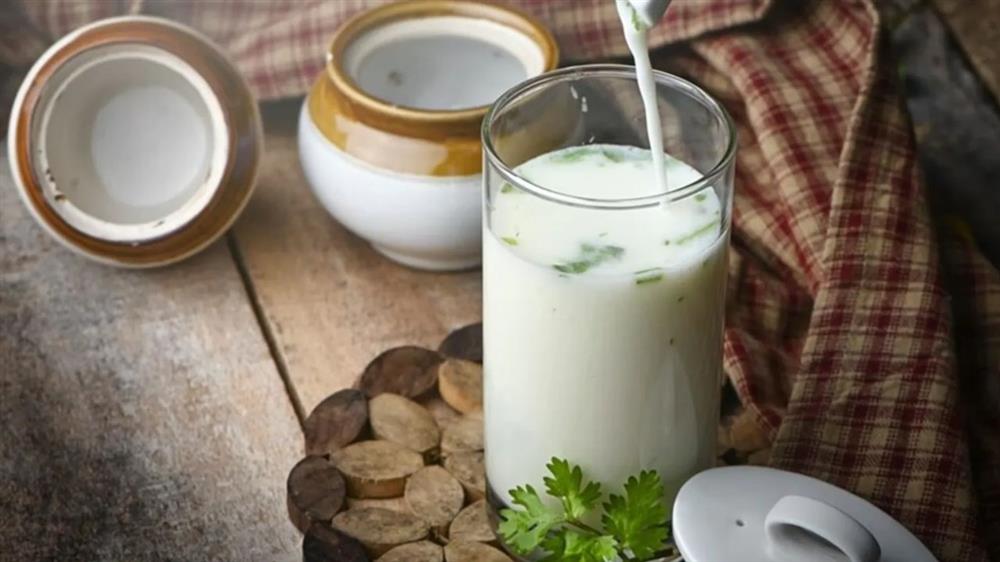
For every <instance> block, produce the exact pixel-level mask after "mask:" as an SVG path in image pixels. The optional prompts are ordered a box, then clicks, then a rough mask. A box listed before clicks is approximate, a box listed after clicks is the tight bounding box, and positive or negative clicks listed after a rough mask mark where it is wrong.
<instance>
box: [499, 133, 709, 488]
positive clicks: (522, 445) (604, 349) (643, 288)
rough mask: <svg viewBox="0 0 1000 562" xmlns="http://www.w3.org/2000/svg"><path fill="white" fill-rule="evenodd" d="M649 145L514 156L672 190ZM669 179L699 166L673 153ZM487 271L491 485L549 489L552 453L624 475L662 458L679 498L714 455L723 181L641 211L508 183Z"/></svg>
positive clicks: (532, 175)
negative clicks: (570, 201)
mask: <svg viewBox="0 0 1000 562" xmlns="http://www.w3.org/2000/svg"><path fill="white" fill-rule="evenodd" d="M653 163H654V159H653V157H652V154H651V153H650V151H648V150H644V149H640V148H636V147H626V146H614V145H589V146H585V147H570V148H565V149H561V150H558V151H555V152H551V153H548V154H543V155H541V156H538V157H536V158H534V159H532V160H530V161H528V162H526V163H524V164H522V165H521V166H519V167H518V168H517V169H516V172H517V173H518V175H520V176H522V177H524V178H525V179H527V180H528V181H530V182H532V183H534V184H536V185H540V186H542V187H545V188H548V189H550V190H554V191H559V192H563V193H567V194H572V195H576V196H581V197H591V198H600V199H620V198H627V197H639V196H646V195H655V194H659V193H662V189H661V187H660V181H659V179H660V177H662V176H658V175H657V174H656V173H654V168H653ZM665 164H666V178H667V181H669V186H670V187H671V188H676V187H679V186H683V185H686V184H688V183H691V182H692V181H696V180H697V179H699V178H700V177H701V174H700V173H698V172H697V171H696V170H694V169H692V168H691V167H690V166H688V165H686V164H684V163H683V162H680V161H678V160H676V159H673V158H671V157H669V156H667V157H666V158H665ZM491 204H492V208H491V209H488V210H487V213H489V215H490V217H491V223H492V224H491V226H490V227H489V228H487V229H486V230H485V231H484V236H483V240H484V248H483V252H484V256H483V264H484V269H483V282H484V286H485V287H484V290H485V296H486V298H485V299H484V324H483V325H484V330H485V334H484V336H485V338H484V342H485V357H486V363H485V368H486V376H485V400H486V402H485V416H486V420H485V427H486V464H487V474H488V478H489V481H490V482H489V483H490V487H491V488H492V489H493V491H494V492H496V493H497V494H499V496H500V499H501V500H502V501H504V502H506V503H508V504H509V502H510V497H509V495H508V491H509V490H510V489H512V488H514V487H515V486H519V485H523V484H526V483H527V484H531V485H532V486H535V487H536V489H543V484H542V478H543V476H544V475H545V472H546V469H545V464H546V463H547V462H548V461H549V459H550V458H551V457H553V456H557V457H561V458H565V459H568V460H569V461H570V462H572V463H575V464H579V465H581V466H582V468H583V470H584V473H585V474H586V475H587V476H588V477H589V478H591V479H595V480H598V481H600V482H602V483H604V484H605V485H606V486H615V487H617V486H620V485H621V483H623V482H624V481H625V479H626V478H627V477H628V476H630V475H632V474H635V473H636V472H638V471H639V470H640V469H655V470H658V471H659V473H660V475H661V477H662V478H663V479H664V483H665V485H666V493H667V500H668V501H671V502H672V500H673V497H674V495H675V494H676V491H677V489H678V488H679V487H680V485H681V484H682V483H683V482H684V481H685V480H686V479H687V478H689V477H690V476H692V475H693V474H694V473H695V472H697V471H699V470H702V469H705V468H708V467H710V466H711V465H712V463H713V461H714V458H715V442H716V424H717V420H718V393H719V384H720V378H719V377H720V373H721V359H722V354H721V349H722V343H721V337H722V321H723V318H722V313H723V306H722V305H721V303H722V302H723V299H724V287H725V275H726V248H727V240H726V236H723V235H720V232H721V225H722V213H721V212H722V209H721V208H720V202H719V200H718V198H717V197H716V195H715V193H714V192H713V191H712V190H711V189H704V190H702V191H701V192H700V193H698V194H695V195H692V196H691V197H688V198H686V199H683V200H680V201H677V202H673V203H670V204H669V205H656V206H652V207H648V208H643V209H636V210H625V211H612V210H606V209H605V210H601V209H583V208H577V207H571V206H567V205H564V204H557V203H553V202H550V201H547V200H545V199H542V198H541V197H538V196H535V195H532V194H528V193H523V192H521V191H518V190H517V189H516V188H514V187H513V186H510V185H504V186H503V187H502V188H501V189H500V190H499V192H498V193H497V194H496V195H495V197H493V199H492V201H491ZM668 505H670V504H668Z"/></svg>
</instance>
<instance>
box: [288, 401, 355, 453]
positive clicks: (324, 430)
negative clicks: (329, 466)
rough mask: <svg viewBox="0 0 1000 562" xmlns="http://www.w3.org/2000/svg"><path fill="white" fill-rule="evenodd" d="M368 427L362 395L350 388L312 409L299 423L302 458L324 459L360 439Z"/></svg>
mask: <svg viewBox="0 0 1000 562" xmlns="http://www.w3.org/2000/svg"><path fill="white" fill-rule="evenodd" d="M367 423H368V400H367V398H366V397H365V393H363V392H361V391H360V390H355V389H353V388H345V389H343V390H339V391H337V392H334V393H333V394H331V395H330V396H327V397H326V398H324V399H323V401H322V402H320V403H319V404H317V405H316V407H315V408H313V411H312V412H310V413H309V416H308V417H306V420H305V421H304V422H303V423H302V431H303V433H304V434H305V442H306V454H307V455H325V454H329V453H332V452H333V451H336V450H337V449H340V448H343V447H346V446H347V445H349V444H351V443H353V442H354V441H356V440H357V439H358V437H360V436H361V433H362V431H364V429H365V425H366V424H367Z"/></svg>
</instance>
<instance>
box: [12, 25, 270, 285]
mask: <svg viewBox="0 0 1000 562" xmlns="http://www.w3.org/2000/svg"><path fill="white" fill-rule="evenodd" d="M114 44H123V45H124V44H143V45H148V46H153V47H156V48H158V49H162V50H164V51H166V52H168V53H170V54H172V55H174V56H176V57H178V58H180V59H182V60H183V61H184V62H186V63H187V64H189V65H190V66H191V67H192V68H194V69H195V71H196V72H197V73H198V74H199V75H200V76H201V77H202V78H203V79H204V80H205V82H206V83H207V84H208V86H209V88H210V90H211V92H212V94H213V95H214V96H215V97H216V98H217V99H218V100H219V104H220V106H221V108H222V113H223V119H224V122H225V124H226V129H227V134H228V139H227V140H228V143H227V144H228V154H227V155H226V166H225V170H224V172H223V174H222V177H221V179H220V180H219V183H218V185H217V186H216V189H215V193H214V194H213V195H212V198H211V199H210V201H209V202H208V204H207V205H206V206H205V207H204V209H203V210H202V211H201V212H200V213H198V214H197V215H196V216H195V217H194V218H192V219H191V220H190V221H189V222H188V223H186V224H184V225H182V226H181V227H179V228H178V229H177V230H175V231H173V232H170V233H168V234H165V235H164V236H162V237H160V238H157V239H153V240H148V241H144V242H138V243H136V242H112V241H108V240H104V239H101V238H97V237H94V236H91V235H88V234H86V233H83V232H81V231H79V230H77V229H76V228H74V227H73V226H72V225H70V224H69V223H67V222H66V220H65V219H63V218H62V217H61V216H60V215H59V214H58V213H57V212H56V211H55V210H54V209H53V208H52V206H51V203H50V202H49V201H48V199H46V197H45V196H44V194H43V190H42V184H41V180H40V179H39V178H38V177H37V176H36V169H37V168H36V166H35V161H34V160H33V158H34V157H35V156H34V154H33V150H32V142H31V141H32V138H31V131H32V126H33V123H34V119H36V118H37V117H38V109H39V107H38V104H39V100H40V99H41V97H42V94H43V92H44V91H45V89H46V87H47V82H48V79H49V78H51V77H52V76H53V74H55V73H56V71H57V70H58V69H59V68H60V67H61V66H62V65H64V64H65V63H67V62H68V61H69V60H71V59H72V58H73V57H75V56H77V55H79V54H80V53H82V52H85V51H87V50H89V49H92V48H95V47H102V46H108V45H114ZM10 128H11V130H10V142H11V146H10V147H9V149H10V154H11V163H10V164H11V167H12V170H13V172H14V174H15V180H19V181H16V183H18V188H19V190H20V191H21V195H22V199H24V201H25V203H26V204H27V206H28V208H29V210H30V211H31V213H32V214H33V215H34V216H35V218H36V219H37V220H38V221H39V222H42V223H44V226H45V227H46V228H47V229H49V230H51V231H52V232H53V234H54V235H55V237H56V238H57V239H59V241H60V242H62V243H64V244H66V245H68V246H70V247H72V248H73V249H75V250H78V251H79V252H81V253H83V254H85V255H86V256H88V257H90V258H93V259H95V260H97V261H101V262H104V263H108V264H113V265H119V266H127V267H150V266H156V265H165V264H168V263H173V262H176V261H178V260H180V259H183V258H185V257H188V256H190V255H192V254H194V253H195V252H197V251H199V250H201V249H202V248H204V247H205V246H207V245H208V244H209V243H211V242H212V241H213V240H215V239H216V238H217V237H218V236H219V235H221V234H222V233H223V232H224V231H225V230H226V229H227V228H228V227H229V226H230V225H231V224H232V222H233V221H234V220H235V219H236V216H237V215H238V214H239V213H240V211H241V210H242V209H243V207H244V206H245V205H246V202H247V201H248V200H249V197H250V194H251V192H252V191H253V187H254V182H255V180H256V175H257V167H258V163H259V161H260V153H261V147H262V143H263V133H262V130H261V124H260V115H259V113H258V109H257V104H256V102H255V101H254V99H253V96H252V95H251V94H250V90H249V87H248V86H247V84H246V82H245V81H244V80H243V79H242V77H241V76H240V75H239V74H238V73H237V71H236V70H235V69H234V68H233V66H232V65H231V64H230V62H229V61H228V60H227V59H226V57H225V56H224V55H223V54H222V53H221V52H220V51H219V50H218V49H217V48H216V47H215V46H214V45H213V44H212V43H211V42H210V41H209V40H208V39H207V38H205V37H203V36H201V35H200V34H198V33H197V32H195V31H194V30H191V29H189V28H186V27H184V26H181V25H179V24H176V23H174V22H170V21H168V20H163V19H160V18H150V17H138V16H129V17H122V18H111V19H108V20H102V21H99V22H95V23H93V24H90V25H88V26H85V27H83V28H80V29H78V30H76V31H74V32H72V33H70V34H69V35H67V36H66V37H64V38H63V39H61V40H60V41H58V42H57V43H56V44H55V45H53V46H52V47H51V48H50V49H49V50H48V51H47V52H46V53H45V54H44V55H42V58H40V59H39V61H38V62H37V63H35V66H34V67H33V68H32V69H31V71H30V72H29V73H28V76H27V77H26V78H25V82H24V84H22V86H21V91H20V92H19V93H18V98H17V100H16V102H15V106H14V108H13V112H12V114H11V120H10Z"/></svg>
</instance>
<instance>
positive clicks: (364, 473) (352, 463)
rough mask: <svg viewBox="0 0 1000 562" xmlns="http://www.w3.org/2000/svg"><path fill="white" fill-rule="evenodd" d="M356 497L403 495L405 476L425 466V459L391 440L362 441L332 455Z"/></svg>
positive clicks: (353, 495)
mask: <svg viewBox="0 0 1000 562" xmlns="http://www.w3.org/2000/svg"><path fill="white" fill-rule="evenodd" d="M330 460H331V461H332V462H333V465H334V466H336V467H337V469H338V470H340V473H341V474H342V475H343V476H344V480H345V481H346V482H347V494H348V495H350V496H351V497H354V498H393V497H396V496H401V495H403V489H404V487H405V485H406V479H407V478H408V477H409V476H410V475H411V474H413V473H414V472H416V471H418V470H420V469H421V468H423V466H424V459H423V458H422V457H421V456H420V455H419V454H418V453H415V452H413V451H411V450H409V449H407V448H406V447H403V446H402V445H397V444H395V443H392V442H390V441H359V442H357V443H353V444H351V445H348V446H347V447H344V448H343V449H341V450H339V451H336V452H334V453H333V454H332V455H331V456H330Z"/></svg>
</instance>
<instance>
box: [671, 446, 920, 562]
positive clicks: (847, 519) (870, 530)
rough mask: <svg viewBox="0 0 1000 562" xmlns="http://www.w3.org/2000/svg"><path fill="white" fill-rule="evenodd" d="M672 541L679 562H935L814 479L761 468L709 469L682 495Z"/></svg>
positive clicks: (851, 499)
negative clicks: (727, 561)
mask: <svg viewBox="0 0 1000 562" xmlns="http://www.w3.org/2000/svg"><path fill="white" fill-rule="evenodd" d="M673 531H674V540H675V542H676V543H677V547H678V549H679V550H680V552H681V554H682V555H683V557H684V560H685V561H686V562H719V561H721V560H739V561H740V562H802V561H811V562H934V561H935V558H934V556H933V555H932V554H931V552H930V551H929V550H927V548H926V547H925V546H924V545H923V544H921V542H920V541H919V540H918V539H917V538H916V537H915V536H913V534H912V533H910V532H909V531H907V530H906V528H905V527H903V526H902V525H901V524H899V522H897V521H896V520H895V519H893V518H892V517H890V516H889V515H888V514H886V513H885V512H884V511H882V510H880V509H878V508H877V507H875V506H874V505H872V504H870V503H868V502H867V501H865V500H863V499H861V498H859V497H857V496H855V495H853V494H851V493H849V492H847V491H846V490H842V489H840V488H837V487H836V486H833V485H830V484H828V483H826V482H823V481H821V480H817V479H815V478H810V477H808V476H803V475H801V474H795V473H792V472H785V471H781V470H775V469H772V468H763V467H748V466H746V467H744V466H736V467H724V468H714V469H711V470H707V471H705V472H702V473H700V474H697V475H696V476H694V477H693V478H691V479H690V480H688V481H687V482H686V483H685V484H684V486H683V487H682V488H681V490H680V492H679V493H678V495H677V499H676V501H675V503H674V513H673Z"/></svg>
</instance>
